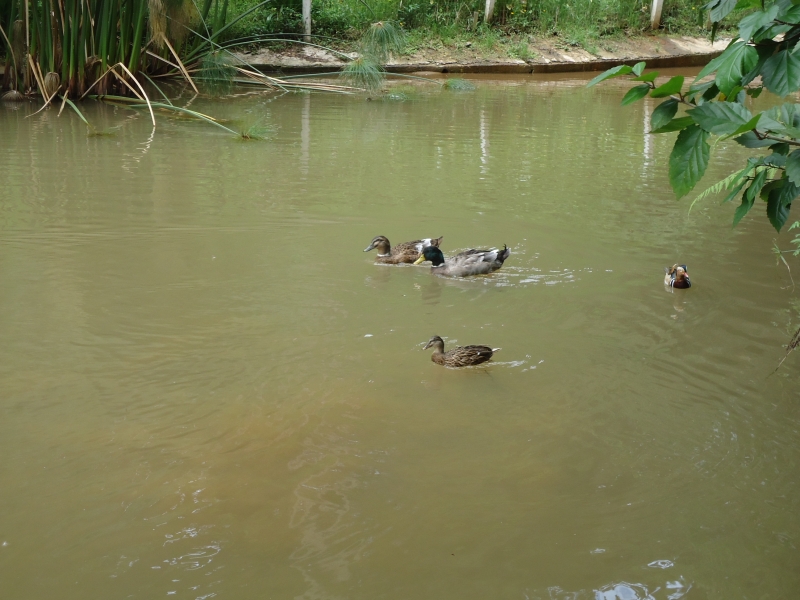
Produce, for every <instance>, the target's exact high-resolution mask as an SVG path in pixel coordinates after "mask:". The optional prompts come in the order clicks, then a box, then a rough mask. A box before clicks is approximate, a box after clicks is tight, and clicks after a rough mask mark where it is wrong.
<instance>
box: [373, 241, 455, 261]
mask: <svg viewBox="0 0 800 600" xmlns="http://www.w3.org/2000/svg"><path fill="white" fill-rule="evenodd" d="M442 237H444V236H442ZM442 237H438V238H425V239H424V240H414V241H413V242H403V243H402V244H397V246H395V247H394V248H392V245H391V244H390V243H389V240H388V239H387V238H386V236H383V235H379V236H377V237H376V238H375V239H373V240H372V242H370V245H369V246H367V247H366V248H364V252H369V251H370V250H372V249H374V248H377V249H378V256H376V257H375V262H377V263H384V264H387V265H396V264H399V263H413V262H414V261H415V260H417V258H419V254H420V252H422V249H423V248H425V246H434V247H436V248H438V247H439V244H440V243H441V241H442Z"/></svg>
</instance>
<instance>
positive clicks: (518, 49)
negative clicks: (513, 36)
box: [508, 40, 534, 60]
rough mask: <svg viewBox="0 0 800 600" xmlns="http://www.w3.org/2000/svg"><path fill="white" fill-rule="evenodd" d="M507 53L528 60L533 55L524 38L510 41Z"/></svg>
mask: <svg viewBox="0 0 800 600" xmlns="http://www.w3.org/2000/svg"><path fill="white" fill-rule="evenodd" d="M508 54H509V56H511V57H513V58H519V59H520V60H530V59H532V58H533V56H534V55H533V53H532V52H531V49H530V47H529V46H528V42H526V41H525V40H519V41H518V42H515V43H512V44H511V45H510V46H509V48H508Z"/></svg>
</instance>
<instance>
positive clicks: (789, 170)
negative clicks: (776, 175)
mask: <svg viewBox="0 0 800 600" xmlns="http://www.w3.org/2000/svg"><path fill="white" fill-rule="evenodd" d="M786 177H788V178H789V181H791V182H792V183H796V184H798V185H800V150H795V151H794V152H792V153H791V154H790V155H789V156H787V157H786Z"/></svg>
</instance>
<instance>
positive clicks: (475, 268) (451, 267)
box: [442, 244, 511, 277]
mask: <svg viewBox="0 0 800 600" xmlns="http://www.w3.org/2000/svg"><path fill="white" fill-rule="evenodd" d="M510 255H511V250H509V249H508V246H506V245H505V244H504V245H503V249H502V250H497V249H492V250H474V249H471V250H465V251H464V252H460V253H459V254H456V255H455V256H452V257H450V258H448V259H447V260H445V264H444V270H443V271H442V274H443V275H449V276H451V277H468V276H470V275H485V274H487V273H491V272H492V271H496V270H497V269H499V268H500V267H502V266H503V262H505V260H506V258H508V257H509V256H510Z"/></svg>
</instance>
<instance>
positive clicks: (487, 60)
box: [240, 35, 729, 73]
mask: <svg viewBox="0 0 800 600" xmlns="http://www.w3.org/2000/svg"><path fill="white" fill-rule="evenodd" d="M728 42H729V40H727V39H722V40H717V41H716V42H715V43H714V44H712V43H711V42H710V41H709V40H708V39H704V38H695V37H686V36H674V37H667V36H662V35H653V36H641V37H635V38H620V39H613V40H609V41H603V43H602V46H601V47H597V48H593V52H591V53H590V52H588V51H587V50H585V49H583V48H581V47H573V46H571V45H570V44H569V43H567V42H565V41H564V40H563V39H562V38H557V37H547V38H536V39H535V40H533V41H531V42H529V43H527V48H526V47H523V48H522V49H521V51H520V48H519V46H517V47H516V48H515V50H516V53H517V54H522V55H524V56H525V57H526V58H525V59H522V58H510V57H509V52H508V50H507V49H504V48H503V47H502V45H501V47H500V48H496V49H491V50H487V49H486V48H483V47H480V46H479V44H478V43H477V42H463V43H458V44H454V45H452V46H444V45H442V44H441V43H438V44H436V45H433V44H432V45H430V46H428V47H420V48H418V49H416V51H414V52H413V53H411V54H409V55H404V56H400V57H396V58H393V59H392V60H391V61H390V62H389V63H388V64H387V65H386V69H387V70H388V71H391V72H395V73H412V72H419V71H428V72H436V73H563V72H573V71H602V70H604V69H608V68H610V67H613V66H616V65H619V64H633V63H634V62H636V61H639V60H645V61H647V66H648V67H653V68H666V67H683V66H694V65H702V64H705V63H707V62H708V61H709V60H711V59H712V58H714V57H715V56H718V55H719V54H720V53H721V52H722V51H723V50H724V49H725V47H726V46H727V45H728ZM240 56H241V58H242V59H243V60H245V61H246V62H247V63H249V64H251V65H253V66H255V67H257V68H258V69H260V70H262V71H264V72H283V73H322V72H326V71H337V70H339V69H341V67H342V66H343V65H344V64H345V63H344V61H343V60H342V59H341V58H340V57H337V56H336V55H334V54H331V53H330V52H327V51H326V50H322V49H319V48H314V47H310V46H299V47H293V48H291V49H289V50H286V51H282V52H273V51H271V50H269V49H267V48H262V49H259V50H257V51H254V52H247V53H242V54H240ZM355 56H356V55H355V54H354V55H353V57H355Z"/></svg>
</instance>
